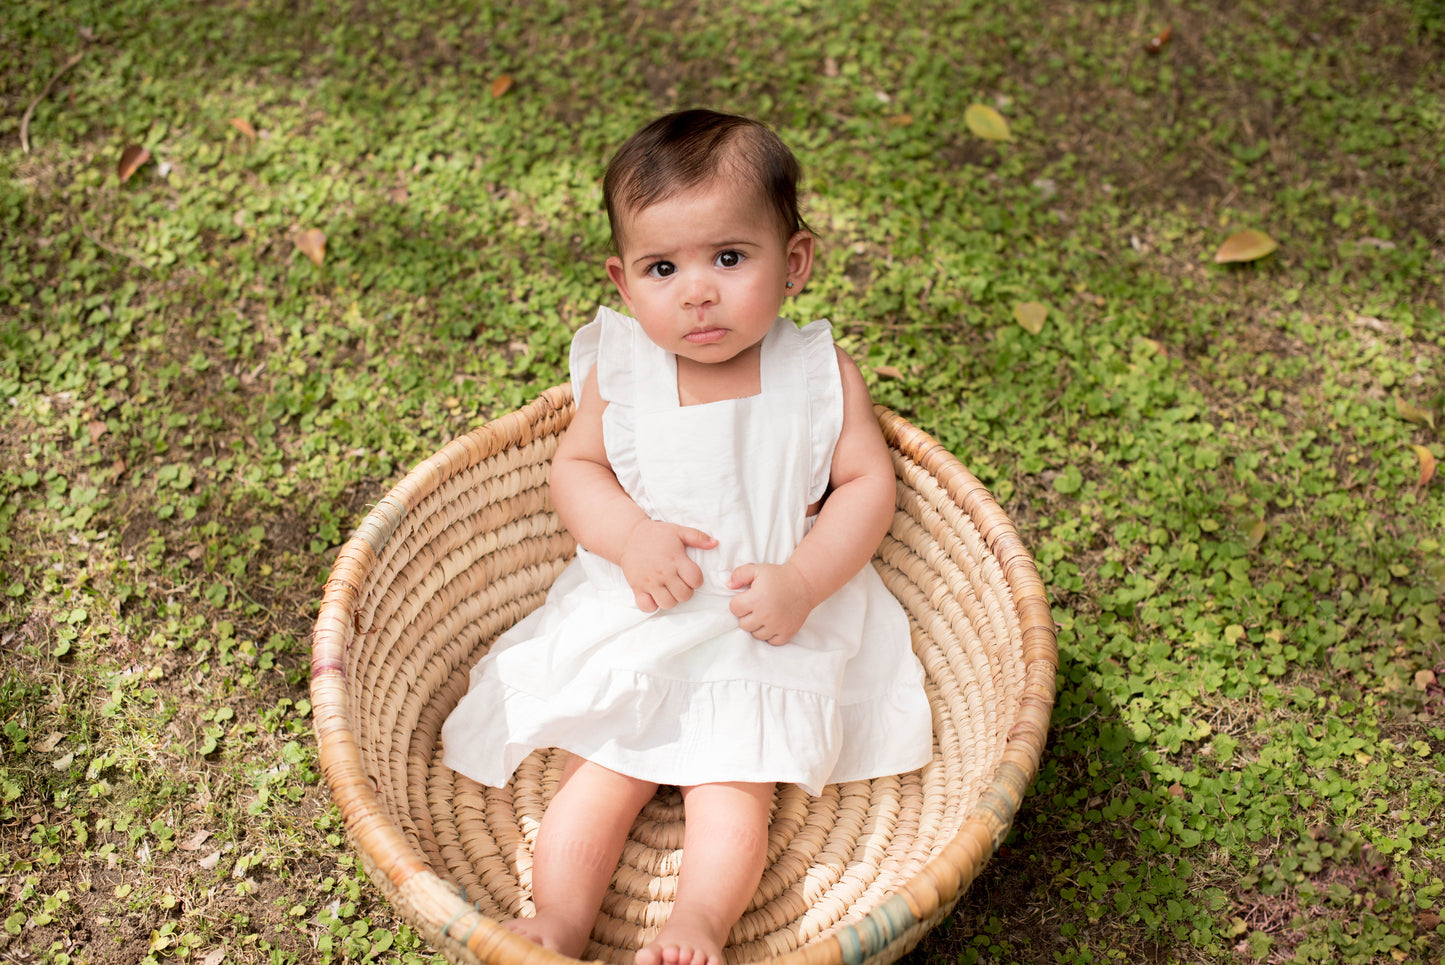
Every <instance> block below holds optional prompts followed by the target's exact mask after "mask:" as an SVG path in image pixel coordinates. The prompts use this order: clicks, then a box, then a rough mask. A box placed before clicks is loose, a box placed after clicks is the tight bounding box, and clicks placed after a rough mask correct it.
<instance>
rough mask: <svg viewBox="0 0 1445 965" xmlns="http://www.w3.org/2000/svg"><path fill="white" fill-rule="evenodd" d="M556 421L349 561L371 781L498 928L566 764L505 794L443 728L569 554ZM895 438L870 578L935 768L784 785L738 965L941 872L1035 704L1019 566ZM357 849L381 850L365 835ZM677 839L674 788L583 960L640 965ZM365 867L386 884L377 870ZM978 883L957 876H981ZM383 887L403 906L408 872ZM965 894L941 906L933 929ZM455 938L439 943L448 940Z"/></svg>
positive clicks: (968, 872) (820, 934) (482, 445)
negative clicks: (912, 666)
mask: <svg viewBox="0 0 1445 965" xmlns="http://www.w3.org/2000/svg"><path fill="white" fill-rule="evenodd" d="M556 408H557V415H556V416H555V417H551V418H549V419H535V418H534V419H533V420H532V422H530V423H528V425H527V426H526V427H525V428H524V429H523V430H522V431H521V432H520V433H518V436H519V438H518V439H517V440H516V441H515V442H514V443H510V444H507V445H505V446H503V447H502V448H501V449H500V451H496V452H488V450H491V449H495V448H497V446H496V445H495V440H492V439H490V438H483V439H478V440H475V441H474V442H473V444H471V445H470V446H467V445H464V446H462V447H461V448H460V449H457V448H456V446H457V444H455V443H454V444H453V447H449V450H447V451H446V452H450V453H451V455H449V456H447V457H446V458H442V459H437V458H436V457H434V462H435V464H434V465H432V464H424V466H423V467H421V468H419V469H418V470H417V471H416V472H414V473H413V474H412V476H411V477H408V483H411V484H412V485H410V486H409V485H408V484H407V483H404V484H403V485H402V486H399V487H398V489H397V490H394V491H393V493H392V494H391V495H389V496H388V497H387V498H386V499H384V500H382V502H381V503H380V504H378V506H377V508H376V510H374V511H373V513H372V514H371V516H370V517H368V521H367V523H366V524H365V525H364V526H363V527H362V529H361V530H360V531H358V537H357V538H356V539H354V540H353V543H356V542H357V541H358V540H360V541H361V542H362V543H364V544H365V545H364V546H362V547H360V549H361V550H363V551H364V552H359V553H357V554H355V555H356V556H357V557H358V558H360V557H365V559H364V561H363V562H364V563H365V564H366V565H365V566H360V565H358V567H356V572H357V577H356V578H355V579H354V580H353V581H351V582H350V583H349V590H350V593H349V594H348V598H347V602H348V610H349V616H350V621H349V622H350V623H351V630H352V633H351V634H350V641H349V646H348V647H347V648H346V651H345V680H346V703H347V711H348V713H347V714H346V716H347V717H348V718H349V726H350V727H351V728H352V735H351V736H352V739H353V740H354V742H355V746H356V749H357V751H358V752H359V755H360V763H361V769H362V770H363V771H364V774H365V775H366V778H367V781H368V783H369V784H370V785H371V786H372V788H373V789H374V791H375V795H376V800H377V802H378V806H379V813H380V815H381V816H382V817H383V818H384V819H385V821H386V822H388V823H389V824H390V825H391V826H392V827H393V828H394V829H395V830H397V831H399V832H400V834H401V836H402V838H403V839H404V841H405V842H406V845H407V846H408V847H409V848H410V849H411V850H412V852H414V854H415V856H416V857H417V858H418V859H419V860H420V861H422V862H424V864H425V865H426V866H427V868H429V869H430V870H431V871H432V872H434V873H435V875H436V876H437V877H438V878H440V879H441V880H442V881H443V882H447V883H450V884H452V885H454V886H455V887H457V888H459V889H460V890H461V891H462V893H464V895H465V899H466V902H467V903H469V904H471V905H472V906H473V907H475V908H476V909H477V910H478V911H480V913H481V914H482V915H483V916H485V917H487V918H490V919H493V920H498V921H500V920H506V919H509V918H512V917H516V916H518V915H525V914H530V913H531V908H530V904H531V902H530V877H531V852H532V846H533V844H534V842H535V839H536V833H537V828H538V825H539V822H540V820H541V816H542V812H543V810H544V809H545V808H546V805H547V802H548V800H549V799H550V798H551V796H552V794H553V793H554V791H555V790H556V787H557V782H558V778H559V777H560V774H561V767H562V763H563V759H564V756H563V755H562V754H561V753H559V752H555V751H539V752H537V753H534V754H533V755H532V756H531V757H530V758H528V759H527V760H526V761H525V762H524V763H523V764H522V765H521V766H520V767H519V768H518V770H517V772H516V774H515V776H514V778H513V780H512V781H511V783H509V784H508V786H507V787H504V788H487V787H482V786H480V785H477V784H476V783H474V782H472V781H470V780H468V779H467V778H464V777H461V776H459V775H457V774H455V773H454V772H452V771H451V770H450V769H449V768H447V767H444V766H443V765H442V764H441V749H440V743H439V734H440V731H441V725H442V722H443V721H444V720H445V719H446V717H447V715H448V714H449V713H450V712H451V710H452V708H453V707H454V706H455V705H456V703H457V701H458V700H459V699H460V697H461V696H462V694H463V693H465V691H466V687H467V679H468V673H469V671H470V668H471V667H472V665H473V664H474V663H475V662H476V661H477V660H478V659H479V658H480V657H481V656H482V655H483V654H484V653H485V652H486V650H487V648H488V646H489V645H490V644H491V642H492V641H493V640H494V639H495V638H496V636H497V635H498V634H499V633H500V632H501V631H502V630H504V629H506V628H507V627H509V626H511V625H512V624H513V623H515V622H516V621H517V620H518V619H520V618H521V617H522V616H524V615H525V614H527V613H529V612H530V611H532V610H533V609H535V608H536V607H537V606H538V605H540V604H541V602H542V601H543V599H544V597H545V595H546V592H547V588H548V587H549V586H550V585H551V583H552V580H553V579H554V578H555V577H556V575H557V573H558V572H560V570H561V568H562V567H563V566H564V565H565V564H566V562H567V560H568V559H569V558H570V557H571V556H572V554H573V551H574V543H573V541H572V539H571V537H570V536H568V534H567V533H566V532H565V531H564V530H563V529H562V527H561V523H560V521H559V520H558V518H557V516H556V514H555V513H554V512H553V511H552V508H551V505H550V502H549V500H548V496H547V476H548V464H549V462H550V459H551V456H552V453H553V452H554V451H555V448H556V444H557V442H558V440H559V438H560V434H561V432H562V431H563V430H564V429H565V424H566V421H567V419H568V418H569V417H570V407H567V406H562V407H556ZM889 415H891V414H889ZM893 418H895V419H896V417H893ZM905 425H906V424H905ZM885 428H886V427H885ZM479 431H480V430H479ZM890 439H891V441H893V443H894V444H893V446H892V450H891V451H892V455H893V459H894V465H895V468H896V470H897V477H898V489H897V494H898V508H897V512H896V514H895V517H894V521H893V524H892V528H891V530H890V532H889V534H888V536H887V537H886V538H885V540H884V542H883V544H882V545H881V547H880V548H879V551H878V554H877V555H876V556H875V558H874V560H873V565H874V566H875V567H876V568H877V569H878V571H879V573H880V574H881V576H882V577H883V580H884V582H885V583H886V584H887V586H888V587H889V588H890V590H892V592H893V593H894V595H895V596H897V597H898V599H899V600H900V601H901V602H902V604H903V606H904V609H905V610H906V611H907V612H908V615H909V620H910V624H911V628H912V641H913V647H914V650H915V652H916V653H917V654H918V656H919V658H920V660H921V661H922V663H923V666H924V668H925V672H926V675H927V684H926V686H927V690H928V698H929V701H930V704H931V707H932V713H933V729H934V749H933V759H932V761H931V762H930V763H929V764H928V765H927V766H925V767H924V768H922V769H921V770H918V771H914V772H911V773H908V774H902V775H898V776H892V777H885V778H878V779H875V780H872V781H859V782H852V783H847V784H839V785H830V786H829V787H827V788H826V789H825V791H824V793H823V794H822V795H821V796H818V797H809V796H808V795H806V794H805V793H803V792H802V791H801V790H800V789H798V788H797V787H796V786H793V785H788V784H783V785H779V786H778V789H777V791H776V793H775V797H774V812H773V820H772V824H771V829H770V835H769V850H768V868H767V871H766V872H765V874H764V876H763V880H762V882H761V884H760V886H759V889H758V892H757V894H756V896H755V897H754V900H753V903H752V906H751V907H750V908H749V910H748V911H747V913H746V914H744V916H743V918H742V919H741V920H740V921H739V922H738V924H737V925H736V927H735V928H734V930H733V933H732V935H731V938H730V940H729V946H728V949H727V957H728V960H729V961H730V962H745V961H755V960H763V959H771V958H776V957H779V956H783V955H786V954H788V953H789V952H793V951H795V950H797V949H799V948H800V947H802V946H803V945H805V944H808V943H811V942H816V941H819V940H822V939H824V938H826V937H827V936H829V935H832V934H834V933H836V932H837V931H838V930H839V929H841V928H844V927H845V926H847V925H849V924H852V923H854V922H857V921H859V920H860V919H861V918H863V917H864V916H866V915H868V914H869V913H870V912H871V911H873V910H874V909H875V908H877V907H878V906H879V905H880V904H882V903H883V902H885V901H886V900H887V899H888V898H889V897H890V896H891V895H893V894H894V893H895V892H897V891H898V890H899V889H900V888H901V887H903V886H905V885H907V884H908V883H909V882H910V881H912V880H913V879H914V878H915V877H916V876H918V875H919V873H920V870H921V869H923V867H924V866H925V865H926V864H928V863H929V862H930V861H934V864H935V865H936V864H937V863H938V862H937V861H935V859H937V858H939V856H940V855H941V854H943V853H944V851H945V849H946V848H947V846H948V845H949V843H950V841H951V840H952V839H953V838H954V837H955V835H956V834H957V833H958V831H959V829H960V827H961V826H962V824H963V823H964V821H965V819H966V817H967V815H968V813H969V810H970V808H972V807H974V805H975V804H976V803H977V802H978V801H979V799H980V796H981V795H983V794H984V792H985V791H986V790H987V789H988V788H989V786H990V783H991V781H993V779H994V775H995V771H996V769H997V768H998V766H999V764H1000V761H1001V759H1002V758H1003V756H1004V754H1005V752H1006V749H1007V745H1008V739H1009V735H1010V733H1011V731H1012V730H1013V729H1014V727H1015V725H1016V723H1017V720H1018V716H1019V713H1020V708H1021V706H1022V704H1023V702H1024V697H1025V692H1026V690H1027V686H1028V682H1027V680H1026V671H1027V669H1028V668H1027V664H1026V660H1025V648H1024V641H1023V629H1024V627H1023V624H1022V622H1021V620H1020V614H1019V610H1018V608H1017V606H1016V605H1015V599H1014V594H1013V593H1012V592H1011V590H1010V586H1009V583H1008V580H1007V579H1006V578H1005V573H1004V567H1003V566H1001V564H1000V562H999V559H998V558H997V557H996V556H995V555H994V553H993V552H992V551H991V550H990V548H989V546H988V545H987V542H986V540H985V538H984V535H983V534H981V533H980V531H979V528H978V527H977V525H976V524H975V520H974V518H973V516H972V515H971V514H970V513H968V512H965V511H964V510H963V509H962V508H960V506H959V505H958V504H957V498H956V495H955V496H952V497H951V496H950V495H949V494H948V492H946V491H945V488H944V487H943V486H942V485H941V484H940V479H939V478H938V476H937V475H936V468H937V467H936V466H935V467H934V469H935V472H929V471H927V470H925V469H924V468H922V467H921V466H920V464H919V463H918V462H916V461H915V460H914V458H912V457H911V456H910V454H908V453H906V452H905V451H903V448H901V447H900V445H899V444H898V442H897V440H896V439H893V438H892V435H890ZM936 458H937V456H936V453H935V456H934V459H935V461H936ZM946 458H947V459H951V457H946ZM951 465H956V463H951ZM958 468H959V470H960V471H962V470H961V467H958ZM419 474H420V477H419V478H414V477H418V475H419ZM970 478H971V477H970ZM988 502H989V503H990V504H991V500H988ZM995 508H996V507H995ZM339 569H340V567H339V566H338V570H339ZM1050 630H1051V628H1050ZM1049 676H1050V680H1051V679H1052V672H1051V671H1050V674H1049ZM1049 696H1050V698H1051V696H1052V695H1051V693H1050V695H1049ZM880 739H887V738H886V735H880ZM1040 743H1041V739H1040ZM1036 756H1037V750H1035V763H1036ZM1028 776H1030V777H1031V776H1032V772H1030V773H1029V775H1028ZM328 777H330V775H328ZM332 783H333V788H335V786H336V783H337V782H336V780H335V779H334V778H333V779H332ZM1019 793H1020V794H1021V793H1022V789H1021V788H1020V791H1019ZM1014 803H1015V804H1016V803H1017V802H1016V801H1015V802H1014ZM343 810H345V808H343ZM1004 821H1005V824H1006V822H1007V816H1006V817H1005V819H1004ZM351 823H352V822H350V820H349V824H351ZM353 837H354V838H355V839H356V843H357V846H358V848H359V849H360V850H361V851H362V855H363V858H364V859H365V858H368V857H369V856H368V855H367V853H366V852H367V845H366V842H365V841H364V840H362V838H361V836H359V835H356V834H355V833H353ZM681 843H682V807H681V796H680V795H679V793H678V792H677V791H676V790H675V789H663V790H661V791H659V793H658V795H657V796H656V797H655V798H654V799H653V800H652V802H651V803H649V804H648V805H647V806H646V807H645V808H644V810H643V812H642V814H641V815H640V817H639V818H638V820H637V822H636V823H635V825H634V826H633V829H632V831H631V834H630V837H629V840H628V842H627V845H626V848H625V850H624V854H623V858H622V863H621V866H620V867H619V869H618V871H617V873H616V875H615V876H614V878H613V881H612V885H611V888H610V891H609V893H608V895H607V897H606V899H605V901H604V904H603V908H602V912H601V914H600V916H599V918H598V921H597V924H596V926H595V928H594V932H593V940H592V944H591V946H590V947H589V950H588V957H591V958H595V959H600V960H604V961H615V962H624V963H625V962H631V960H632V954H633V952H634V951H635V949H636V948H637V947H638V946H639V945H640V944H642V943H643V942H645V941H646V940H647V939H648V938H650V936H651V935H652V934H653V933H654V932H655V931H656V929H657V928H658V927H660V925H661V923H662V922H663V920H664V919H665V918H666V914H667V910H668V907H669V905H670V902H671V899H672V897H673V894H674V891H675V888H676V882H677V870H678V863H679V858H680V848H681ZM996 844H997V842H996V841H995V842H994V845H995V846H996ZM988 853H991V849H989V851H988ZM988 853H985V854H984V855H982V858H981V859H980V860H979V861H978V862H977V863H978V864H979V865H981V864H982V861H983V860H986V859H987V857H988ZM368 866H369V867H370V868H371V870H372V873H373V877H374V878H376V877H378V875H379V871H378V865H377V863H375V862H373V861H370V860H368ZM977 870H978V869H977V868H972V869H962V870H961V871H959V872H958V873H959V874H960V875H961V876H962V877H963V878H964V882H963V883H964V884H965V885H966V883H967V880H969V879H971V878H972V876H973V874H976V873H977ZM378 883H379V884H382V885H383V887H384V889H385V890H387V891H388V893H389V894H390V895H391V896H392V898H393V901H396V900H397V892H396V887H395V884H396V883H395V882H394V881H393V882H384V881H380V880H379V881H378ZM956 900H957V895H956V894H954V895H952V896H947V895H945V896H944V903H943V905H942V906H940V907H939V908H937V909H934V911H933V914H932V916H931V921H936V920H938V919H939V918H941V917H942V916H943V915H945V914H947V912H948V911H949V910H951V907H952V904H953V902H954V901H956ZM402 910H403V911H404V912H406V911H407V909H406V908H402ZM413 917H416V916H413ZM421 917H423V918H424V917H426V916H425V915H422V916H421ZM417 923H418V924H419V925H420V926H421V927H422V929H423V931H424V932H427V933H428V934H431V933H432V932H434V931H436V924H435V923H428V922H425V921H418V922H417ZM929 923H930V922H925V923H923V928H926V927H927V925H928V924H929ZM443 931H446V929H443ZM920 934H921V931H920ZM442 937H443V938H444V939H447V941H444V942H443V948H444V950H446V948H445V946H447V945H450V944H452V942H451V941H450V939H451V938H452V937H453V936H452V934H451V933H449V932H448V933H447V934H445V935H443V936H442ZM913 940H915V941H916V938H914V939H913ZM901 951H902V949H900V950H898V952H897V953H898V954H901ZM449 954H450V952H449ZM453 957H454V958H455V957H457V956H455V955H454V956H453ZM461 957H464V958H465V957H467V956H466V955H462V956H461ZM895 957H896V955H895Z"/></svg>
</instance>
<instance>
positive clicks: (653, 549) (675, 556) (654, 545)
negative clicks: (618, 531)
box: [621, 519, 717, 613]
mask: <svg viewBox="0 0 1445 965" xmlns="http://www.w3.org/2000/svg"><path fill="white" fill-rule="evenodd" d="M716 545H717V540H715V539H713V538H712V537H711V536H709V535H707V534H706V533H704V532H702V531H701V530H696V529H693V528H691V527H689V526H677V525H675V524H673V523H662V522H658V521H657V520H655V519H647V520H643V521H642V522H640V523H638V524H637V525H636V526H634V527H633V528H632V532H631V533H629V534H628V536H627V545H626V546H624V547H623V548H622V559H621V563H622V575H623V576H624V577H626V578H627V585H628V586H630V587H632V595H633V597H634V598H635V599H636V600H637V608H638V609H639V610H641V611H642V612H643V613H651V612H652V611H653V610H669V609H671V608H672V607H675V606H677V605H678V604H679V603H681V602H682V601H684V600H687V599H691V598H692V591H693V590H695V589H697V588H698V587H700V586H702V567H700V566H698V565H697V564H696V563H694V562H693V561H692V558H691V557H689V556H688V555H687V547H689V546H692V547H695V548H697V549H704V550H710V549H712V548H713V547H714V546H716Z"/></svg>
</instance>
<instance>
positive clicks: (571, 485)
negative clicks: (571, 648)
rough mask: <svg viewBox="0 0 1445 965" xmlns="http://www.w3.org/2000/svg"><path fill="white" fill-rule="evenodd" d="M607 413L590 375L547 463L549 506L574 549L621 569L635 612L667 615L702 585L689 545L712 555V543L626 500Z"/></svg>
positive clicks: (594, 377) (595, 381)
mask: <svg viewBox="0 0 1445 965" xmlns="http://www.w3.org/2000/svg"><path fill="white" fill-rule="evenodd" d="M606 407H607V403H606V402H605V401H604V400H603V398H602V395H601V393H600V392H598V390H597V372H596V370H593V371H592V372H591V373H589V374H588V376H587V381H586V383H585V384H584V385H583V387H582V398H581V399H579V400H578V402H577V412H576V414H575V415H574V416H573V417H572V424H571V426H570V427H568V429H567V432H566V434H565V435H564V436H563V437H562V442H561V443H560V444H559V445H558V446H557V454H556V455H555V456H553V457H552V477H551V488H552V502H553V504H554V505H555V506H556V507H557V515H559V516H561V517H562V522H563V524H564V525H565V526H566V527H567V529H568V530H569V531H571V533H572V535H573V536H574V537H576V539H577V542H578V543H580V544H581V545H582V546H584V547H585V548H586V549H587V550H588V551H590V552H592V553H596V554H597V555H598V556H601V557H602V558H603V559H607V560H611V561H612V562H613V563H616V564H618V565H619V566H621V567H622V575H623V576H624V577H626V579H627V585H628V586H630V587H632V593H633V596H634V598H635V599H636V601H637V606H638V608H639V609H641V610H642V611H643V612H646V613H651V612H652V611H653V610H657V609H663V610H666V609H669V608H671V607H673V606H676V605H677V604H678V603H681V602H682V601H683V600H686V599H689V598H690V597H691V596H692V591H693V590H695V589H697V588H698V587H699V586H702V569H701V568H700V567H699V566H698V565H697V563H695V562H693V560H692V559H691V558H690V557H689V556H688V555H687V547H689V546H694V547H697V548H699V549H711V548H713V547H714V546H716V545H717V541H716V540H714V539H713V538H712V537H710V536H708V535H707V534H706V533H703V532H701V531H699V530H696V529H692V528H691V527H687V526H678V525H676V524H673V523H664V522H660V521H658V520H654V519H651V518H650V517H648V515H647V514H646V513H644V512H643V511H642V507H640V506H638V505H637V503H635V502H633V500H632V497H631V496H628V495H627V493H626V491H624V490H623V488H622V485H621V484H620V483H619V482H618V481H617V476H616V474H615V473H613V471H612V464H611V463H610V462H608V460H607V449H606V447H605V446H604V444H603V439H602V410H603V409H605V408H606Z"/></svg>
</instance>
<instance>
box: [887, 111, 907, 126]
mask: <svg viewBox="0 0 1445 965" xmlns="http://www.w3.org/2000/svg"><path fill="white" fill-rule="evenodd" d="M888 123H889V124H892V125H894V126H895V127H907V126H908V125H909V124H912V123H913V115H912V114H894V115H893V116H892V117H890V118H888Z"/></svg>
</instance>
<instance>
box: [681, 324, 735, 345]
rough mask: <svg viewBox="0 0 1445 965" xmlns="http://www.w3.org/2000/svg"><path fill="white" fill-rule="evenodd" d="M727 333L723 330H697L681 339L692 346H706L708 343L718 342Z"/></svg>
mask: <svg viewBox="0 0 1445 965" xmlns="http://www.w3.org/2000/svg"><path fill="white" fill-rule="evenodd" d="M727 333H728V332H727V329H725V328H699V329H694V330H693V331H691V332H688V333H687V334H686V335H684V336H683V339H684V340H685V341H688V342H691V343H692V344H693V345H707V344H708V343H710V342H716V341H719V340H720V339H722V338H723V337H724V336H725V335H727Z"/></svg>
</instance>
